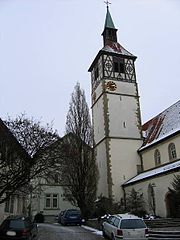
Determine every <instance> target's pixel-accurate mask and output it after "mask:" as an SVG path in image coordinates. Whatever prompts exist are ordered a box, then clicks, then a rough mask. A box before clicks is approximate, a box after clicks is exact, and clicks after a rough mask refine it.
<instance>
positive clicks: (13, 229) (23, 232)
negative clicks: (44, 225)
mask: <svg viewBox="0 0 180 240" xmlns="http://www.w3.org/2000/svg"><path fill="white" fill-rule="evenodd" d="M37 234H38V228H37V225H36V223H33V222H32V221H31V220H30V218H28V217H25V216H10V217H8V218H6V219H5V220H4V221H3V222H2V224H1V225H0V239H1V240H9V239H12V240H35V239H37Z"/></svg>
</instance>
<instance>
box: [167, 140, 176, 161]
mask: <svg viewBox="0 0 180 240" xmlns="http://www.w3.org/2000/svg"><path fill="white" fill-rule="evenodd" d="M168 151H169V160H170V161H172V160H174V159H176V158H177V155H176V146H175V144H174V143H170V144H169V146H168Z"/></svg>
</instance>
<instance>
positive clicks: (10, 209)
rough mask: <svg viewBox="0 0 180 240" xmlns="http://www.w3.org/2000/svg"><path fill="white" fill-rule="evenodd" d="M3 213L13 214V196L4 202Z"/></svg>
mask: <svg viewBox="0 0 180 240" xmlns="http://www.w3.org/2000/svg"><path fill="white" fill-rule="evenodd" d="M4 211H5V212H7V213H13V211H14V196H11V197H10V198H9V199H8V200H7V201H6V202H5V209H4Z"/></svg>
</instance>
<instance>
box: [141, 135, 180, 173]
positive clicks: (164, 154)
mask: <svg viewBox="0 0 180 240" xmlns="http://www.w3.org/2000/svg"><path fill="white" fill-rule="evenodd" d="M170 143H174V144H175V146H176V154H177V159H179V158H180V147H179V146H180V135H176V136H174V137H172V138H169V139H167V140H166V141H164V142H161V143H159V144H156V145H155V146H152V147H151V148H147V149H146V150H144V151H141V155H142V160H143V165H144V170H148V169H151V168H154V167H155V161H154V152H155V150H156V149H158V150H159V152H160V154H161V164H166V163H169V162H170V161H169V153H168V145H169V144H170Z"/></svg>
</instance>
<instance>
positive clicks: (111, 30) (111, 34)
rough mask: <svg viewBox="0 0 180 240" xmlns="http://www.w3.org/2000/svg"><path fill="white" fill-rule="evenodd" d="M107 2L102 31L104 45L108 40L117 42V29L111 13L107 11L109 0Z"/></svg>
mask: <svg viewBox="0 0 180 240" xmlns="http://www.w3.org/2000/svg"><path fill="white" fill-rule="evenodd" d="M106 4H107V13H106V19H105V24H104V31H103V33H102V35H103V40H104V46H106V45H107V44H108V42H109V41H110V42H117V34H116V32H117V29H116V28H115V26H114V23H113V20H112V17H111V14H110V12H109V6H108V4H109V2H106Z"/></svg>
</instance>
